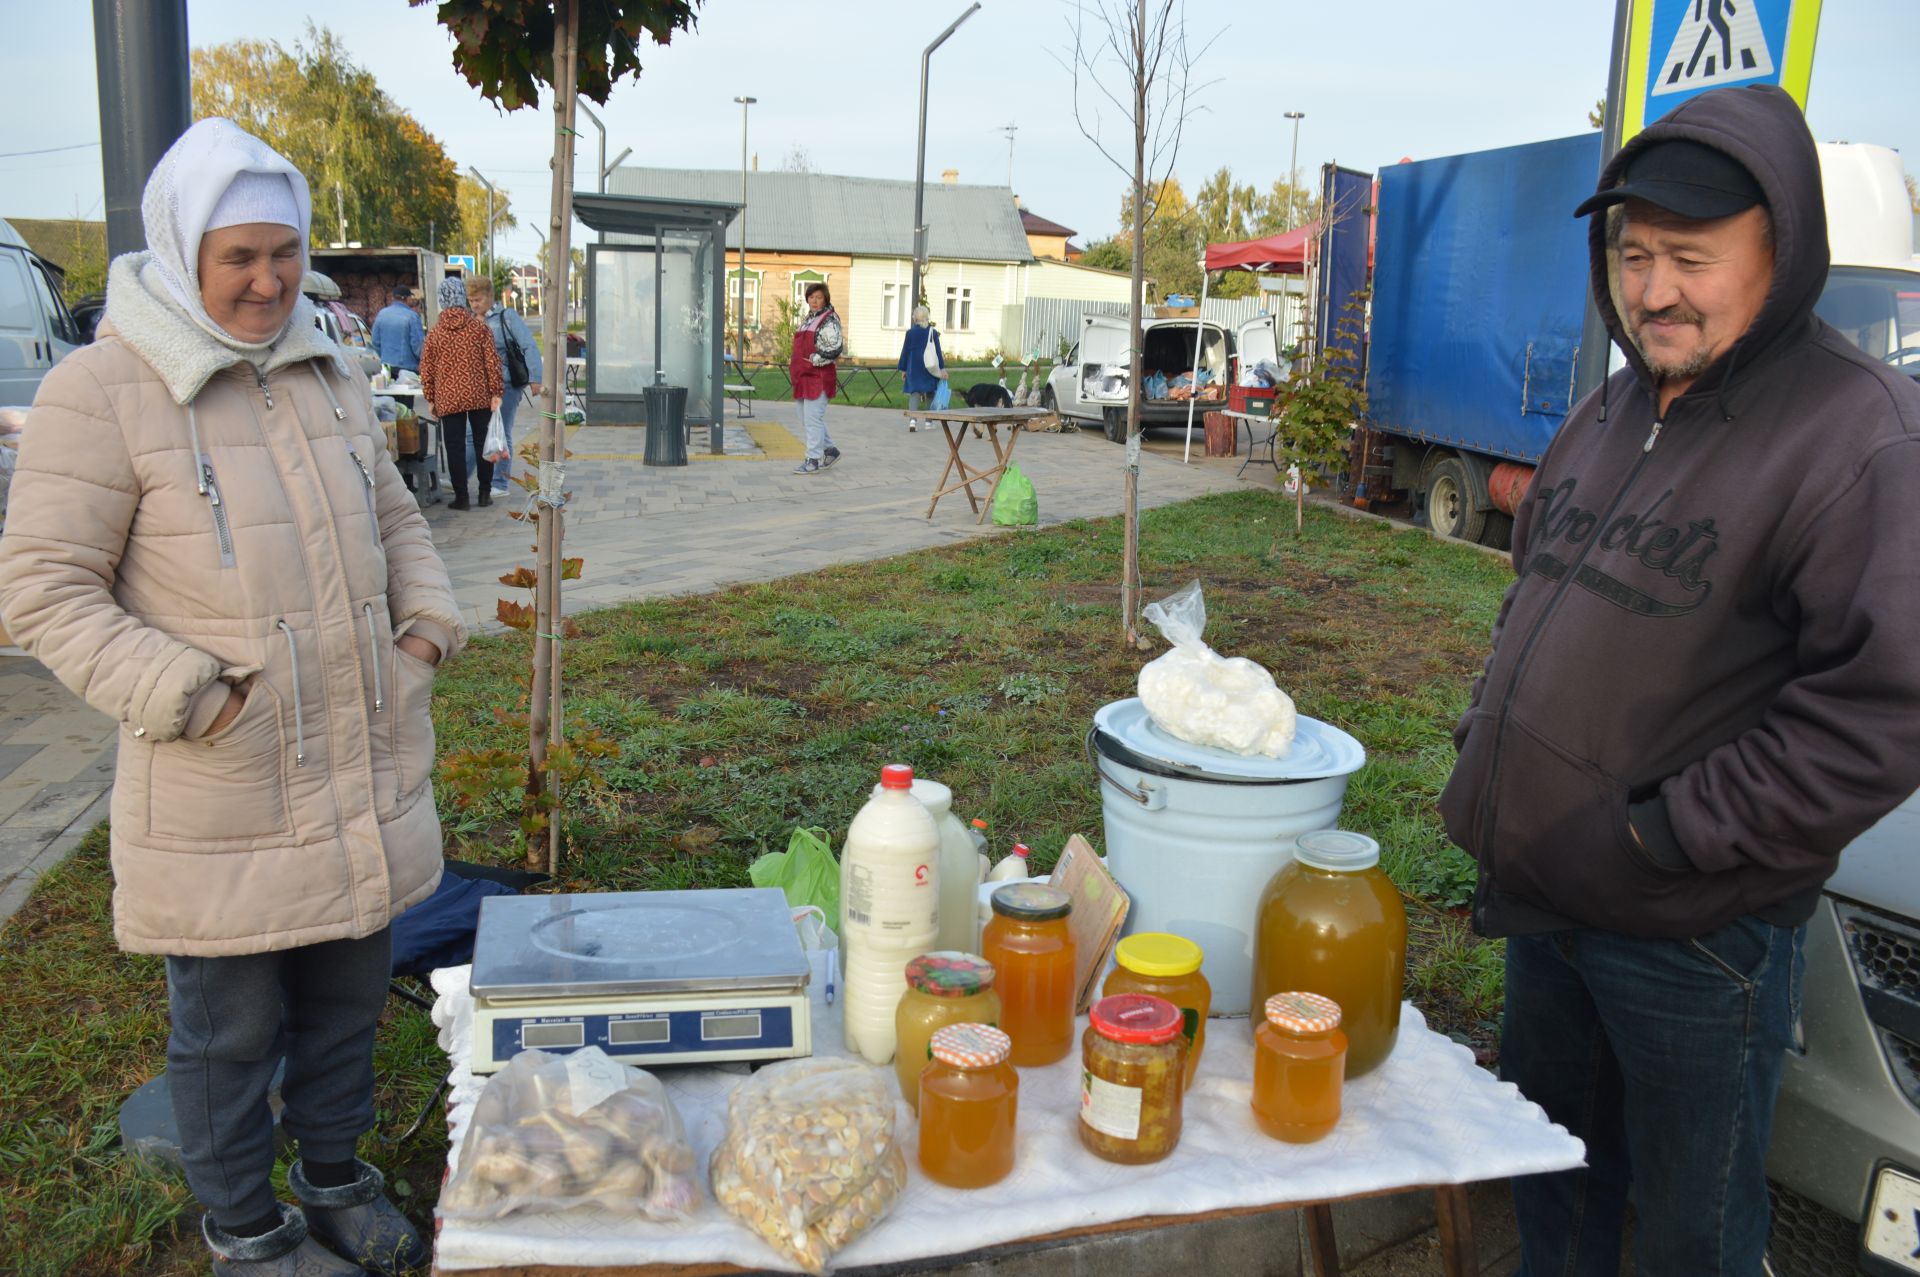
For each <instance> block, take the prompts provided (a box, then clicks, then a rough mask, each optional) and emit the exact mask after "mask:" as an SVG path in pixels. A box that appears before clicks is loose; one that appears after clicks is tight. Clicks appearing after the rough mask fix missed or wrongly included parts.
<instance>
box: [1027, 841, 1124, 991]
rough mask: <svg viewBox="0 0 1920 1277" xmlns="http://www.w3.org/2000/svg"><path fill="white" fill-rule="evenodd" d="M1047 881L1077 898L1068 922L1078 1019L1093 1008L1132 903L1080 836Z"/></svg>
mask: <svg viewBox="0 0 1920 1277" xmlns="http://www.w3.org/2000/svg"><path fill="white" fill-rule="evenodd" d="M1047 881H1048V883H1049V884H1050V885H1052V886H1055V887H1058V888H1060V889H1061V890H1062V891H1064V892H1066V893H1067V894H1068V895H1070V896H1072V897H1073V913H1072V914H1071V915H1069V917H1068V918H1067V930H1068V932H1069V933H1071V934H1072V936H1073V948H1074V961H1073V984H1074V988H1075V989H1076V990H1077V991H1078V997H1077V998H1076V999H1075V1001H1074V1008H1073V1009H1074V1014H1076V1015H1079V1014H1083V1013H1084V1012H1085V1011H1086V1009H1087V1008H1088V1007H1090V1006H1092V1005H1093V994H1094V985H1095V984H1096V983H1097V982H1098V981H1099V979H1100V973H1101V972H1103V971H1105V970H1106V969H1107V958H1108V956H1109V955H1111V954H1112V952H1113V946H1114V945H1115V944H1117V943H1118V942H1119V940H1120V927H1121V925H1122V924H1123V923H1125V922H1126V920H1127V910H1128V909H1130V908H1132V907H1133V901H1132V899H1131V898H1130V897H1129V896H1128V895H1127V891H1126V888H1124V887H1122V886H1121V885H1120V884H1119V883H1118V882H1116V881H1115V880H1114V877H1113V875H1112V874H1110V873H1108V872H1107V867H1106V865H1104V864H1102V863H1101V861H1100V857H1099V856H1097V855H1095V854H1094V851H1093V847H1092V845H1091V844H1089V843H1088V842H1087V840H1086V839H1085V838H1082V837H1081V836H1080V835H1079V834H1075V835H1074V836H1073V837H1071V838H1069V839H1067V845H1066V848H1065V849H1064V850H1063V851H1061V853H1060V859H1059V861H1058V862H1057V863H1056V864H1055V865H1054V867H1053V876H1052V877H1051V878H1049V879H1048V880H1047Z"/></svg>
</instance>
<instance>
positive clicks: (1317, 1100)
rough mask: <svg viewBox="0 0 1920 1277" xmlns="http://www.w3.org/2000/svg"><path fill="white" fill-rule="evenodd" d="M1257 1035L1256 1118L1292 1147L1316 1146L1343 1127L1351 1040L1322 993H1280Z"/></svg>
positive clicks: (1333, 1004) (1268, 1007)
mask: <svg viewBox="0 0 1920 1277" xmlns="http://www.w3.org/2000/svg"><path fill="white" fill-rule="evenodd" d="M1265 1010H1266V1018H1265V1019H1264V1020H1263V1021H1261V1023H1260V1026H1259V1027H1258V1028H1256V1029H1255V1030H1254V1031H1253V1049H1254V1054H1253V1116H1254V1119H1255V1120H1256V1121H1257V1122H1259V1124H1260V1129H1261V1130H1263V1131H1265V1132H1266V1133H1267V1134H1268V1135H1271V1136H1272V1137H1273V1138H1275V1139H1277V1140H1285V1141H1287V1142H1288V1143H1289V1144H1311V1143H1312V1142H1313V1141H1315V1140H1317V1139H1319V1138H1321V1137H1322V1136H1324V1135H1325V1134H1326V1133H1327V1132H1328V1131H1331V1130H1332V1129H1333V1128H1334V1126H1335V1125H1336V1124H1337V1123H1338V1122H1339V1121H1340V1089H1341V1084H1342V1081H1343V1079H1344V1078H1345V1077H1346V1072H1347V1036H1346V1034H1344V1033H1342V1032H1341V1031H1340V1015H1341V1013H1340V1006H1339V1004H1338V1003H1336V1002H1335V1001H1334V1000H1333V999H1331V998H1323V997H1321V996H1320V995H1319V994H1317V993H1276V994H1274V995H1273V996H1272V997H1270V998H1268V999H1267V1001H1266V1007H1265Z"/></svg>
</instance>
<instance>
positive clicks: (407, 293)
mask: <svg viewBox="0 0 1920 1277" xmlns="http://www.w3.org/2000/svg"><path fill="white" fill-rule="evenodd" d="M412 299H413V290H412V289H411V288H408V287H407V286H406V285H405V284H402V285H400V286H399V287H398V288H396V289H394V290H393V300H395V301H397V302H404V301H411V300H412Z"/></svg>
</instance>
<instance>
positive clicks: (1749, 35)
mask: <svg viewBox="0 0 1920 1277" xmlns="http://www.w3.org/2000/svg"><path fill="white" fill-rule="evenodd" d="M1632 4H1633V9H1632V16H1631V17H1630V18H1629V20H1628V21H1629V26H1628V31H1627V67H1626V70H1627V82H1626V92H1625V94H1624V95H1623V102H1622V105H1623V107H1624V108H1625V109H1624V111H1623V112H1622V115H1621V133H1620V140H1621V141H1622V142H1624V141H1626V140H1627V139H1628V138H1630V137H1632V136H1633V135H1634V134H1636V133H1638V132H1639V131H1640V130H1641V129H1643V128H1645V127H1646V126H1647V125H1648V124H1649V123H1651V122H1652V121H1654V120H1657V119H1659V118H1660V117H1661V116H1663V115H1665V114H1666V113H1667V112H1668V111H1671V110H1672V109H1673V108H1674V107H1676V106H1679V105H1680V104H1681V103H1682V102H1684V101H1686V100H1687V99H1688V98H1690V97H1693V96H1694V95H1695V94H1699V93H1705V92H1706V91H1707V90H1708V89H1717V88H1721V87H1723V86H1725V85H1734V84H1774V85H1778V86H1779V87H1781V88H1783V89H1785V90H1786V91H1787V92H1788V93H1791V94H1792V95H1793V98H1794V101H1796V102H1798V103H1799V104H1800V106H1801V109H1802V110H1804V109H1805V108H1806V105H1807V83H1808V81H1809V80H1811V79H1812V76H1813V40H1814V34H1815V32H1816V31H1817V30H1818V28H1819V26H1820V0H1632Z"/></svg>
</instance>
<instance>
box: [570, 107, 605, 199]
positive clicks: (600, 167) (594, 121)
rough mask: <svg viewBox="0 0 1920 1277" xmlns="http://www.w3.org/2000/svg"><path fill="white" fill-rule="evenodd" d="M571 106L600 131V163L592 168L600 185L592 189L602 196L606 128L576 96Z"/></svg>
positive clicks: (603, 189) (603, 190)
mask: <svg viewBox="0 0 1920 1277" xmlns="http://www.w3.org/2000/svg"><path fill="white" fill-rule="evenodd" d="M573 105H574V107H575V108H576V109H577V110H578V111H579V112H580V113H581V114H582V115H584V116H586V117H587V121H588V122H589V123H590V124H592V125H593V127H594V128H596V129H598V130H600V162H599V163H597V164H595V165H594V166H593V171H594V172H596V173H598V174H599V175H600V184H599V185H598V186H597V187H595V188H594V189H596V190H598V191H599V192H600V193H601V194H602V195H605V194H606V193H607V126H606V125H604V124H602V123H601V122H600V117H599V116H597V115H595V114H594V113H593V111H592V109H591V108H589V107H588V106H587V104H586V103H585V102H583V101H581V100H580V97H579V95H578V94H575V95H574V100H573Z"/></svg>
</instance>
